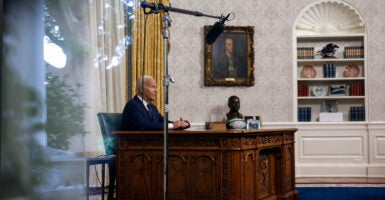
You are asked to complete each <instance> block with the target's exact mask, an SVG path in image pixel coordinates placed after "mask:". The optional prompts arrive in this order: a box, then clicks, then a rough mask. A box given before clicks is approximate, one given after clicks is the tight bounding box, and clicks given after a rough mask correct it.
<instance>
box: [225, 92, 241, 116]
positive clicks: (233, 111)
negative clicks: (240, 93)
mask: <svg viewBox="0 0 385 200" xmlns="http://www.w3.org/2000/svg"><path fill="white" fill-rule="evenodd" d="M227 105H228V106H229V108H230V111H229V112H228V113H226V120H231V119H235V118H238V119H243V115H242V114H241V113H240V112H239V108H240V106H241V101H240V100H239V97H237V96H234V95H233V96H230V97H229V100H228V104H227Z"/></svg>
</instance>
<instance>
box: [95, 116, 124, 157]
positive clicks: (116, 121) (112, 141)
mask: <svg viewBox="0 0 385 200" xmlns="http://www.w3.org/2000/svg"><path fill="white" fill-rule="evenodd" d="M97 116H98V119H99V125H100V129H101V131H102V136H103V143H104V148H105V150H106V154H107V155H115V154H116V148H115V145H116V137H115V136H113V135H112V134H111V132H112V131H118V130H119V129H120V125H121V123H122V122H121V118H122V114H121V113H98V114H97Z"/></svg>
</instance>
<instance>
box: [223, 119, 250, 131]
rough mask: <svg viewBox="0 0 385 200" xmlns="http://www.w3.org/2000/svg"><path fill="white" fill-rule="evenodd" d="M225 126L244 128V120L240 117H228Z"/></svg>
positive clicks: (228, 127)
mask: <svg viewBox="0 0 385 200" xmlns="http://www.w3.org/2000/svg"><path fill="white" fill-rule="evenodd" d="M226 128H227V129H245V128H246V122H245V120H243V119H240V118H234V119H230V120H227V121H226Z"/></svg>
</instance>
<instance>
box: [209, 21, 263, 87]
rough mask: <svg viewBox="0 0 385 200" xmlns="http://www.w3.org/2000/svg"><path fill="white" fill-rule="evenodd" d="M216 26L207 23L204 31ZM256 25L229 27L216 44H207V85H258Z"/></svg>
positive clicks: (226, 27)
mask: <svg viewBox="0 0 385 200" xmlns="http://www.w3.org/2000/svg"><path fill="white" fill-rule="evenodd" d="M211 28H212V26H204V34H205V35H207V33H208V32H209V31H210V30H211ZM253 46H254V27H253V26H225V28H224V31H223V33H222V34H221V35H219V37H218V38H217V39H216V40H215V42H214V43H212V44H207V43H205V44H204V68H205V69H204V85H205V86H253V85H254V82H255V80H254V48H253Z"/></svg>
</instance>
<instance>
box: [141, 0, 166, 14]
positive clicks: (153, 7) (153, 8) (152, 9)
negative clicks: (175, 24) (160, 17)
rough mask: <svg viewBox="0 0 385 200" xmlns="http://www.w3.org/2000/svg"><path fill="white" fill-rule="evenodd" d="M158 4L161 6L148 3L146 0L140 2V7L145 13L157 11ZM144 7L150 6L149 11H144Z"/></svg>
mask: <svg viewBox="0 0 385 200" xmlns="http://www.w3.org/2000/svg"><path fill="white" fill-rule="evenodd" d="M159 6H162V4H156V3H148V2H146V1H141V2H140V7H142V8H143V10H144V13H145V14H151V13H159V10H158V9H159ZM146 8H150V9H151V11H150V12H146Z"/></svg>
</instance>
